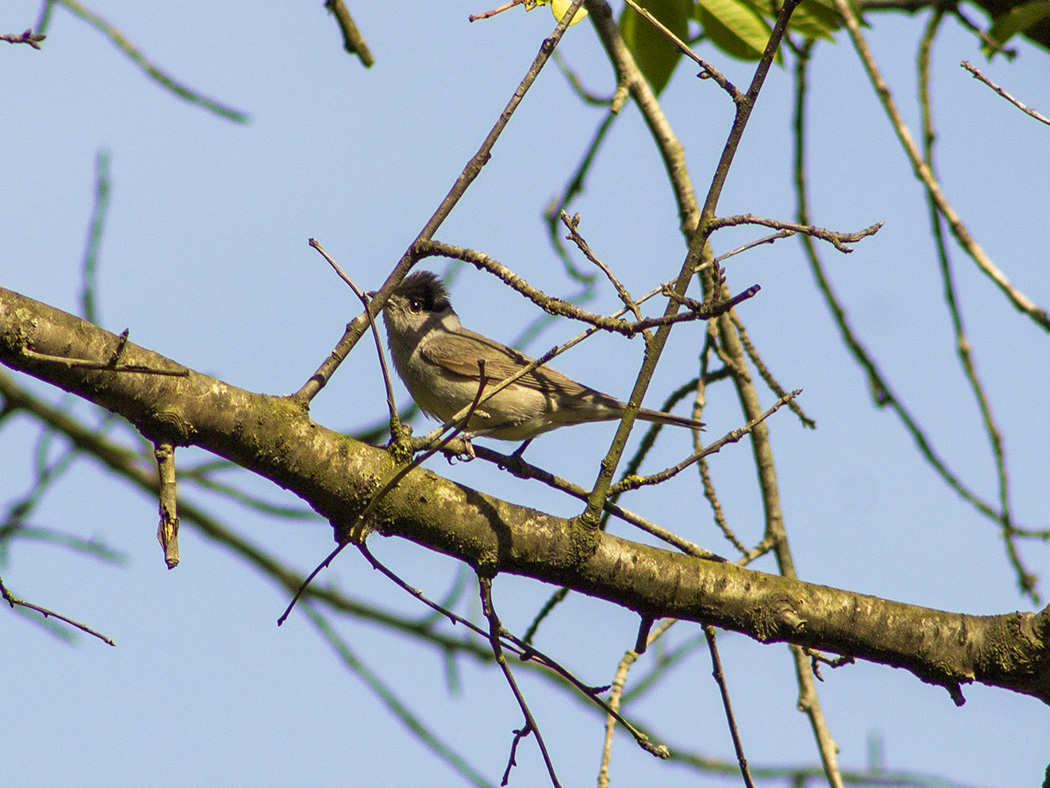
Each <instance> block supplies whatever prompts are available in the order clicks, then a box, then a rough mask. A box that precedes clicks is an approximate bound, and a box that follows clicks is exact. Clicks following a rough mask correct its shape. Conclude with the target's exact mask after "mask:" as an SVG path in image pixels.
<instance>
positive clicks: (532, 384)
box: [383, 271, 704, 441]
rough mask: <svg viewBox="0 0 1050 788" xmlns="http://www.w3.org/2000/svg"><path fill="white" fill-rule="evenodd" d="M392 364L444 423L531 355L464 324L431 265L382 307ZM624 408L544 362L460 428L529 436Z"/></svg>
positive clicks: (661, 418)
mask: <svg viewBox="0 0 1050 788" xmlns="http://www.w3.org/2000/svg"><path fill="white" fill-rule="evenodd" d="M383 320H384V322H385V323H386V331H387V339H388V341H389V344H390V353H391V355H392V356H393V357H394V366H396V367H397V374H398V375H400V376H401V380H403V381H404V383H405V386H406V387H407V388H408V391H409V393H410V394H411V395H412V399H414V400H415V401H416V404H417V405H419V407H420V408H422V409H423V412H424V413H426V414H427V415H429V416H432V417H434V418H436V419H439V420H440V421H448V420H449V419H451V418H452V417H453V416H455V415H456V413H458V412H459V411H460V410H462V409H463V408H465V407H467V406H468V405H470V404H471V403H472V402H473V401H474V399H475V397H476V396H477V393H478V385H479V384H480V382H481V374H480V365H479V364H478V360H479V359H481V360H484V362H485V365H484V366H485V388H486V390H491V389H493V388H495V387H496V386H497V385H498V384H499V383H501V382H502V381H503V380H504V379H506V378H508V377H510V376H511V375H513V374H514V373H516V372H518V371H519V370H520V369H521V368H522V367H524V366H525V365H526V364H528V363H529V362H531V361H532V359H531V358H529V357H528V356H526V355H524V354H523V353H519V352H518V351H516V350H513V349H512V348H509V347H507V346H506V345H503V344H501V343H499V342H497V341H496V340H494V339H489V338H488V337H485V336H482V335H481V334H478V333H477V332H474V331H471V330H469V329H466V328H463V326H461V325H460V323H459V317H458V316H457V315H456V313H455V312H454V311H453V309H452V305H451V304H450V303H449V301H448V292H447V291H446V290H445V286H444V285H443V284H442V283H441V281H440V280H439V279H438V278H437V277H436V276H435V275H434V274H432V273H431V272H430V271H418V272H416V273H413V274H410V275H409V276H408V277H406V278H405V280H404V281H403V282H402V283H401V284H400V285H399V286H398V288H397V289H396V290H395V291H394V292H393V294H392V295H391V296H390V299H389V300H388V301H387V302H386V306H385V307H384V310H383ZM625 407H627V406H626V405H625V404H624V403H622V402H620V401H619V400H616V399H614V398H613V397H610V396H609V395H608V394H602V393H601V392H600V391H595V390H594V389H591V388H587V387H586V386H581V385H580V384H579V383H577V382H576V381H574V380H572V379H571V378H569V377H566V376H565V375H563V374H562V373H561V372H558V371H557V370H554V369H551V368H550V367H548V366H542V367H538V368H537V369H535V370H533V371H532V372H530V373H528V374H527V375H524V376H523V377H521V378H519V379H518V380H517V381H515V382H514V383H511V384H510V385H509V386H507V388H505V389H503V390H502V391H500V392H499V393H498V394H496V395H495V396H493V397H492V398H491V399H488V400H485V401H483V402H482V403H481V404H480V405H479V406H478V408H477V409H476V410H475V411H474V414H473V415H472V416H471V417H470V421H469V422H468V423H467V427H466V429H467V431H468V432H470V433H472V434H474V435H480V436H486V437H490V438H499V439H500V440H507V441H528V440H531V439H532V438H535V437H536V436H537V435H539V434H541V433H544V432H547V431H548V430H553V429H557V428H558V427H565V426H568V425H570V424H582V423H583V422H587V421H613V420H615V419H618V418H620V417H621V416H622V415H623V411H624V408H625ZM638 418H640V419H644V420H645V421H652V422H656V423H658V424H674V425H676V426H679V427H689V428H691V429H697V430H698V429H701V428H702V427H703V426H704V425H703V424H701V423H700V422H698V421H694V420H692V419H686V418H683V417H681V416H674V415H672V414H670V413H660V412H658V411H655V410H648V409H645V408H643V409H642V410H641V411H639V413H638Z"/></svg>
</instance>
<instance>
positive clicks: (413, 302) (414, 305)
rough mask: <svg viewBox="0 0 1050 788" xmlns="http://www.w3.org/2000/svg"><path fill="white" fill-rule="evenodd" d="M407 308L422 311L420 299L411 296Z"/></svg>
mask: <svg viewBox="0 0 1050 788" xmlns="http://www.w3.org/2000/svg"><path fill="white" fill-rule="evenodd" d="M408 308H409V309H410V310H412V311H413V312H422V311H423V302H422V301H420V300H419V299H418V298H412V299H410V300H409V302H408Z"/></svg>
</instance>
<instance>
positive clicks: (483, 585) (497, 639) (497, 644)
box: [478, 575, 561, 788]
mask: <svg viewBox="0 0 1050 788" xmlns="http://www.w3.org/2000/svg"><path fill="white" fill-rule="evenodd" d="M478 588H479V590H480V592H481V611H482V614H483V615H484V616H485V618H487V619H488V622H489V643H490V644H491V646H492V655H493V656H494V657H495V658H496V664H497V665H499V667H500V670H501V671H503V677H504V678H505V679H506V680H507V686H509V687H510V689H511V692H512V693H514V699H515V700H516V701H517V702H518V708H519V709H521V713H522V715H523V716H524V717H525V726H524V727H523V728H522V729H521V730H519V731H515V735H514V744H513V747H512V748H511V754H510V760H509V762H508V763H507V770H506V772H504V774H503V782H502V785H506V784H507V782H508V776H509V774H510V770H511V767H512V766H513V765H514V753H515V751H516V749H517V746H518V742H519V741H520V740H521V739H522V738H524V737H525V736H528V735H529V734H530V733H532V734H534V735H535V736H536V743H537V744H538V745H539V748H540V753H541V754H542V755H543V762H544V764H546V766H547V774H548V775H549V776H550V778H551V784H552V785H553V786H554V787H555V788H560V785H561V784H560V783H559V782H558V775H557V774H555V773H554V762H553V761H551V757H550V753H548V752H547V745H546V744H544V743H543V735H542V734H541V733H540V728H539V726H538V725H537V724H536V719H535V717H533V716H532V712H531V711H529V705H528V704H527V703H526V702H525V696H524V695H522V694H521V690H520V689H518V683H517V682H516V681H515V680H514V674H513V673H512V672H511V670H510V665H508V664H507V658H506V656H504V654H503V644H502V642H501V637H502V634H503V626H502V625H501V624H500V621H499V617H498V616H497V615H496V608H495V606H494V605H493V603H492V578H491V577H487V576H485V575H478Z"/></svg>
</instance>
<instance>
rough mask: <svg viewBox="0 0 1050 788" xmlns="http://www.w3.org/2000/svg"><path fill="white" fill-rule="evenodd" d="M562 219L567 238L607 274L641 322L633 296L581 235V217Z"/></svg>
mask: <svg viewBox="0 0 1050 788" xmlns="http://www.w3.org/2000/svg"><path fill="white" fill-rule="evenodd" d="M560 218H561V221H562V224H564V225H565V227H566V229H568V231H569V234H568V235H567V236H565V237H566V238H567V239H568V240H570V241H572V242H573V243H574V244H576V247H577V248H578V249H579V250H580V251H581V252H583V256H584V257H586V258H587V259H588V260H590V261H591V262H592V263H594V265H595V266H597V267H598V269H599V270H600V271H601V272H602V273H603V274H605V278H606V279H608V280H609V281H610V282H611V283H612V286H613V288H614V289H615V290H616V295H618V296H619V297H620V300H621V301H622V302H623V305H624V306H625V307H627V308H628V309H629V310H631V313H632V314H633V315H634V319H635V320H636V321H638V322H641V320H642V313H641V310H640V309H638V302H637V301H635V300H634V299H633V298H631V294H630V293H628V292H627V288H626V287H624V286H623V284H621V283H620V280H619V279H617V278H616V274H614V273H613V272H612V270H611V269H610V268H609V266H607V265H606V264H605V263H604V262H602V260H601V258H599V257H598V255H596V254H595V253H594V252H593V251H592V250H591V247H590V244H588V243H587V241H586V240H585V239H584V237H583V236H582V235H580V229H579V228H580V215H579V214H576V215H575V216H573V217H571V218H570V216H569V214H567V213H566V212H565V211H562V212H561V216H560ZM642 333H643V335H644V334H645V332H644V331H643V332H642Z"/></svg>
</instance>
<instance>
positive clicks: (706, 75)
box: [626, 0, 737, 97]
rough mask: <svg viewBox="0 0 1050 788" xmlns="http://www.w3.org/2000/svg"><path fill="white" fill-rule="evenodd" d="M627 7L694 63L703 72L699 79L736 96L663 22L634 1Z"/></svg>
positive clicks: (721, 76)
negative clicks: (709, 81) (710, 82)
mask: <svg viewBox="0 0 1050 788" xmlns="http://www.w3.org/2000/svg"><path fill="white" fill-rule="evenodd" d="M626 2H627V5H629V6H630V7H631V8H633V9H634V10H635V11H636V12H637V13H638V14H639V15H640V16H641V17H642V18H644V19H645V21H647V22H648V23H649V24H651V25H652V26H653V27H655V28H656V29H657V30H659V31H660V32H661V33H662V34H663V35H664V36H665V37H666V38H667V40H668V41H670V42H671V43H672V44H674V45H675V46H676V47H678V49H679V51H681V53H682V54H683V55H685V56H686V57H687V58H689V59H690V60H692V61H693V62H694V63H696V64H697V65H698V66H700V68H702V69H703V71H701V72H700V77H701V79H713V80H714V81H715V83H716V84H717V85H718V86H719V87H720V88H722V89H723V90H725V91H726V92H727V93H729V94H730V95H731V96H734V97H735V95H736V94H737V89H736V88H735V87H733V84H732V83H731V82H730V81H729V80H728V79H726V78H725V76H724V75H723V74H722V73H721V72H720V71H719V70H718V69H716V68H715V67H714V66H712V65H711V64H710V63H708V62H707V61H706V60H704V59H703V58H701V57H700V56H699V55H698V54H696V52H694V51H693V50H692V48H691V47H690V46H689V45H688V44H687V43H685V42H684V41H683V40H682V39H680V38H679V37H678V36H676V35H675V34H674V32H673V31H672V30H671V29H670V28H669V27H667V25H665V24H664V23H663V22H661V21H660V20H659V19H657V18H656V17H655V16H653V15H652V14H651V13H649V11H648V10H647V9H645V8H642V6H640V5H638V3H636V2H635V1H634V0H626Z"/></svg>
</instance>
